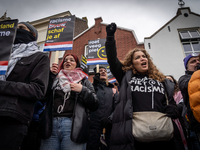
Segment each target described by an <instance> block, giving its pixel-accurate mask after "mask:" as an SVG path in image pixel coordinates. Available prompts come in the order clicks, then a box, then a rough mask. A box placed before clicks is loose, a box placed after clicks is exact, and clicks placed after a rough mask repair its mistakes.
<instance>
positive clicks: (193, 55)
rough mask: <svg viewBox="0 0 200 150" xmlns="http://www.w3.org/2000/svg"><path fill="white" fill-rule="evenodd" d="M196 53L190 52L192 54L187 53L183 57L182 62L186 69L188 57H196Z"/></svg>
mask: <svg viewBox="0 0 200 150" xmlns="http://www.w3.org/2000/svg"><path fill="white" fill-rule="evenodd" d="M197 56H198V55H197V54H196V53H192V54H189V55H188V56H186V57H185V58H184V59H183V62H184V66H185V69H186V70H187V63H188V61H189V60H190V58H192V57H197Z"/></svg>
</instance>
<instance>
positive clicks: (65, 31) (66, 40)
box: [44, 16, 75, 51]
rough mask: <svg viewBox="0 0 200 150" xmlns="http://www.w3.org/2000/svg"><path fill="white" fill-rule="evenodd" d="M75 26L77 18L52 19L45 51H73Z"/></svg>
mask: <svg viewBox="0 0 200 150" xmlns="http://www.w3.org/2000/svg"><path fill="white" fill-rule="evenodd" d="M74 24H75V16H67V17H62V18H53V19H50V21H49V26H48V30H47V36H46V41H45V44H44V51H64V50H72V46H73V36H74Z"/></svg>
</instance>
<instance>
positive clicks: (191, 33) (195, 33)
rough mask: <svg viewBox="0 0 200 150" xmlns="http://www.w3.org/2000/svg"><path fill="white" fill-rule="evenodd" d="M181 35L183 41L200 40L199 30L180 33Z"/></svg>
mask: <svg viewBox="0 0 200 150" xmlns="http://www.w3.org/2000/svg"><path fill="white" fill-rule="evenodd" d="M179 34H180V36H181V39H182V40H184V39H192V38H200V34H199V31H198V30H189V31H180V32H179Z"/></svg>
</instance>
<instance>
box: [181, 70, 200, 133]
mask: <svg viewBox="0 0 200 150" xmlns="http://www.w3.org/2000/svg"><path fill="white" fill-rule="evenodd" d="M193 73H194V72H193V71H185V75H183V76H181V77H180V78H179V80H178V84H179V88H180V91H181V94H182V95H183V100H184V104H185V106H186V107H187V115H188V118H189V129H191V130H192V131H195V132H196V133H199V132H200V123H199V122H198V121H197V120H196V119H195V117H194V115H193V112H192V110H191V107H190V102H189V94H188V84H189V81H190V79H191V76H192V75H193ZM190 92H191V89H190Z"/></svg>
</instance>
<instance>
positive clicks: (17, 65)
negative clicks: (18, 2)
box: [0, 22, 49, 150]
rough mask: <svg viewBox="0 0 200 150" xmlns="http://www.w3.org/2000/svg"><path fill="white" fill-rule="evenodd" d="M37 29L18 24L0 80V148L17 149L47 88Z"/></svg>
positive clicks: (45, 63)
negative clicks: (37, 103)
mask: <svg viewBox="0 0 200 150" xmlns="http://www.w3.org/2000/svg"><path fill="white" fill-rule="evenodd" d="M37 36H38V33H37V30H36V29H35V28H34V27H33V26H32V25H30V24H28V23H26V22H21V23H19V24H18V27H17V33H16V37H15V41H14V45H13V48H12V53H11V56H10V60H9V64H8V69H7V72H6V74H5V76H1V80H0V85H1V87H0V119H1V122H0V133H1V135H0V149H1V150H18V149H19V147H20V145H21V143H22V141H23V139H24V137H25V136H26V135H27V129H28V126H29V125H30V123H31V120H32V117H33V112H34V106H35V104H36V102H37V101H39V100H41V99H42V98H43V97H44V95H45V93H46V90H47V85H48V79H49V78H48V74H49V58H48V55H46V54H45V53H43V52H40V50H39V49H38V45H37V42H36V40H37Z"/></svg>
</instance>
